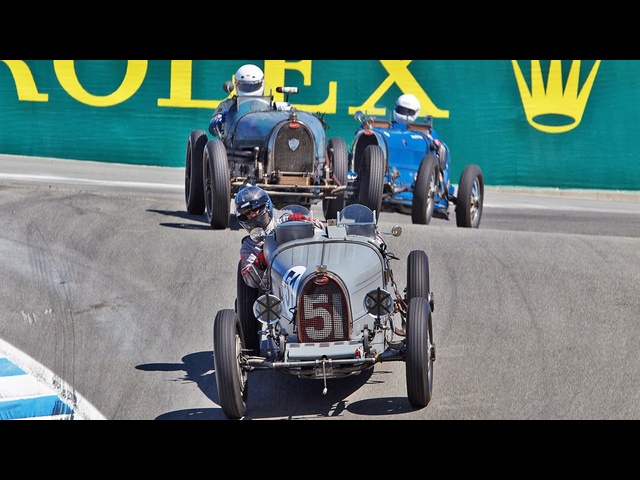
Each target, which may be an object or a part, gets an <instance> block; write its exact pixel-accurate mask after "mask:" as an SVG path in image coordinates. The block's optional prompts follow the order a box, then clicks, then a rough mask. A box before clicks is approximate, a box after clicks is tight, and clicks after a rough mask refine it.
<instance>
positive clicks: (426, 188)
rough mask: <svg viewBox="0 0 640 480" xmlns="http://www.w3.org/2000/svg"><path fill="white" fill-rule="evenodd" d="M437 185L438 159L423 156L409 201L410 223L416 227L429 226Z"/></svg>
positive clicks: (429, 155)
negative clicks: (411, 198)
mask: <svg viewBox="0 0 640 480" xmlns="http://www.w3.org/2000/svg"><path fill="white" fill-rule="evenodd" d="M437 184H438V157H436V156H435V155H431V154H428V155H425V157H424V158H423V159H422V162H420V168H419V169H418V177H417V178H416V186H415V188H414V189H413V200H412V201H411V222H412V223H414V224H416V225H429V222H430V221H431V219H432V218H433V211H434V209H435V206H436V188H437Z"/></svg>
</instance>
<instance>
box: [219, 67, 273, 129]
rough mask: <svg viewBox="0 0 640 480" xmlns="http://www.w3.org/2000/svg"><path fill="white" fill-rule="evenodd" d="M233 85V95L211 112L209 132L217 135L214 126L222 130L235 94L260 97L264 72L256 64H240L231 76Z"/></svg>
mask: <svg viewBox="0 0 640 480" xmlns="http://www.w3.org/2000/svg"><path fill="white" fill-rule="evenodd" d="M233 82H234V85H235V92H236V93H235V95H234V96H233V97H231V98H227V99H226V100H223V101H222V102H220V104H219V105H218V108H216V110H215V111H214V112H213V117H211V121H210V122H209V133H210V134H211V135H217V133H216V127H219V128H220V131H221V132H224V122H225V121H226V118H227V112H228V111H229V110H230V109H231V108H232V107H234V106H235V104H236V97H237V96H257V97H261V96H262V95H263V93H264V73H263V72H262V69H261V68H260V67H258V66H257V65H253V64H250V63H248V64H246V65H242V66H241V67H240V68H239V69H238V70H237V71H236V73H235V75H234V76H233Z"/></svg>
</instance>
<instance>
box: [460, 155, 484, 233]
mask: <svg viewBox="0 0 640 480" xmlns="http://www.w3.org/2000/svg"><path fill="white" fill-rule="evenodd" d="M483 202H484V176H483V175H482V170H480V167H479V166H478V165H467V166H466V167H465V169H464V170H463V171H462V175H461V176H460V184H459V185H458V199H457V201H456V224H457V225H458V227H464V228H478V227H479V226H480V219H481V218H482V205H483Z"/></svg>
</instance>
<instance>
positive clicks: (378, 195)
mask: <svg viewBox="0 0 640 480" xmlns="http://www.w3.org/2000/svg"><path fill="white" fill-rule="evenodd" d="M384 167H385V165H384V152H383V151H382V147H380V145H369V146H368V147H367V148H366V149H365V150H364V153H363V155H362V162H361V163H360V169H359V170H358V172H357V177H356V181H355V187H354V190H355V191H354V195H353V198H352V202H351V203H359V204H360V205H364V206H366V207H369V208H370V209H371V210H373V211H374V212H376V221H377V220H378V219H379V218H380V210H382V192H383V189H384Z"/></svg>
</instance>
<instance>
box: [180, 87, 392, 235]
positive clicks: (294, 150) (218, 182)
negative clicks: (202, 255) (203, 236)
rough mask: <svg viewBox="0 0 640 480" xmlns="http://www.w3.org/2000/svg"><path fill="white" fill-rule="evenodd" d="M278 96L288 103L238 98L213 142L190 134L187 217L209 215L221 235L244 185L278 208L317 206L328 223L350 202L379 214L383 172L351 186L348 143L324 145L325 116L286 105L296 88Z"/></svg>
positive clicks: (370, 165) (369, 165) (367, 173)
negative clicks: (265, 195)
mask: <svg viewBox="0 0 640 480" xmlns="http://www.w3.org/2000/svg"><path fill="white" fill-rule="evenodd" d="M223 89H224V91H225V92H227V93H231V92H232V91H233V89H234V86H233V83H231V82H229V81H227V82H225V83H224V85H223ZM276 91H277V92H279V93H283V94H285V95H286V97H285V100H286V101H284V102H274V99H273V95H269V96H236V97H235V99H236V103H235V105H234V106H233V107H232V108H230V109H229V111H228V112H226V114H225V121H224V122H221V123H220V124H219V125H217V126H216V127H215V128H216V138H214V139H211V140H210V139H209V137H208V136H207V132H205V131H204V130H194V131H192V132H191V133H190V135H189V139H188V141H187V151H186V163H185V201H186V205H187V211H188V212H189V213H190V214H194V215H202V214H203V213H205V212H206V215H207V221H208V222H209V224H210V225H211V227H212V228H213V229H220V230H224V229H225V228H227V227H228V226H229V219H230V217H229V215H230V213H231V212H230V209H231V206H230V202H231V199H232V198H234V197H235V195H236V193H237V192H238V191H239V190H240V189H242V188H243V187H245V186H247V185H256V186H258V187H261V188H262V189H263V190H265V191H267V192H268V193H269V195H270V197H271V199H272V200H273V203H274V206H275V207H276V208H280V207H282V206H286V205H289V204H299V205H304V206H307V207H311V206H312V205H315V204H316V203H319V202H320V201H322V208H323V213H324V216H325V219H327V220H329V219H335V218H336V214H337V212H338V210H339V209H340V208H342V207H344V205H345V204H346V203H347V202H349V201H353V199H357V200H358V201H359V203H362V204H364V205H367V206H369V207H371V208H372V209H374V210H375V209H378V207H379V205H378V202H379V199H378V195H381V194H382V184H383V180H382V175H383V171H382V170H383V168H384V166H383V165H379V164H377V163H375V161H374V162H366V163H363V171H362V172H359V173H361V174H362V177H363V179H364V180H363V181H362V182H360V183H359V184H358V183H354V182H349V177H348V175H349V171H348V152H347V144H346V142H345V140H344V139H342V138H340V137H336V138H331V139H329V140H328V141H327V139H326V129H327V125H326V124H325V122H324V119H323V116H322V115H320V114H312V113H308V112H304V111H301V110H298V109H297V108H296V107H294V106H291V104H290V103H289V95H291V94H295V93H298V88H297V87H278V88H277V89H276ZM380 161H381V160H379V161H378V162H380ZM364 169H367V170H364ZM371 169H373V170H371ZM359 191H361V192H362V194H359V193H358V192H359Z"/></svg>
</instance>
